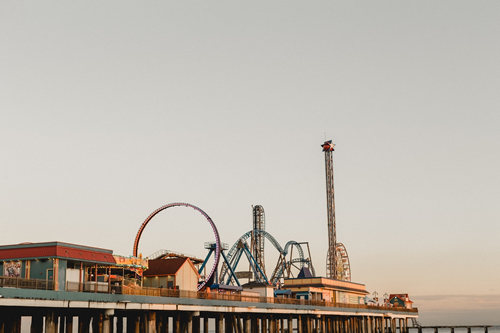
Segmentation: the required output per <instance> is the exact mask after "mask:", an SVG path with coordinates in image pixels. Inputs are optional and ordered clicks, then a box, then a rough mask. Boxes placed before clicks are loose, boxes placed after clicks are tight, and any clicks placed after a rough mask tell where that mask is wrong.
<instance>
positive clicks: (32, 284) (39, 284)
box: [0, 276, 54, 290]
mask: <svg viewBox="0 0 500 333" xmlns="http://www.w3.org/2000/svg"><path fill="white" fill-rule="evenodd" d="M0 287H2V288H22V289H39V290H54V281H52V280H38V279H22V278H18V277H10V276H0Z"/></svg>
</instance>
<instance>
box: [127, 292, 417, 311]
mask: <svg viewBox="0 0 500 333" xmlns="http://www.w3.org/2000/svg"><path fill="white" fill-rule="evenodd" d="M122 291H123V294H128V295H141V296H161V297H177V298H196V299H214V300H225V301H235V302H249V303H272V304H293V305H313V306H325V307H343V308H351V309H371V310H387V311H396V312H413V313H417V312H418V309H417V308H414V309H407V308H398V307H383V306H375V305H365V304H347V303H334V302H327V301H322V300H305V299H295V298H278V297H259V296H246V295H239V294H225V293H217V292H211V293H207V292H196V291H188V290H175V289H166V288H140V287H136V288H134V287H126V286H124V287H123V289H122Z"/></svg>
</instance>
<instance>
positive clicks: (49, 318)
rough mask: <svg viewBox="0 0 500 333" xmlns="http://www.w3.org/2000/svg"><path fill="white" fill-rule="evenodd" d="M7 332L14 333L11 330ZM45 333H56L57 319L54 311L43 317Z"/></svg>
mask: <svg viewBox="0 0 500 333" xmlns="http://www.w3.org/2000/svg"><path fill="white" fill-rule="evenodd" d="M9 332H14V331H13V330H12V329H10V330H9ZM45 333H57V317H56V314H55V313H54V311H51V312H49V313H47V315H46V316H45Z"/></svg>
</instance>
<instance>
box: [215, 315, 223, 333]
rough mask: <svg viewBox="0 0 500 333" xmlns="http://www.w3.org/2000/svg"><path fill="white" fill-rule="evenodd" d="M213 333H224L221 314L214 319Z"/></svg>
mask: <svg viewBox="0 0 500 333" xmlns="http://www.w3.org/2000/svg"><path fill="white" fill-rule="evenodd" d="M215 333H224V316H223V315H221V314H219V315H218V316H217V318H215Z"/></svg>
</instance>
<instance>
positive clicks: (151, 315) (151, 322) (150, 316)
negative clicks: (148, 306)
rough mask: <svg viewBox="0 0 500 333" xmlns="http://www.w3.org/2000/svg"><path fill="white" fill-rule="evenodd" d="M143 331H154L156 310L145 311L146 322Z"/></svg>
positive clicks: (148, 332)
mask: <svg viewBox="0 0 500 333" xmlns="http://www.w3.org/2000/svg"><path fill="white" fill-rule="evenodd" d="M145 333H156V312H154V311H149V312H148V313H147V323H146V331H145Z"/></svg>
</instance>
